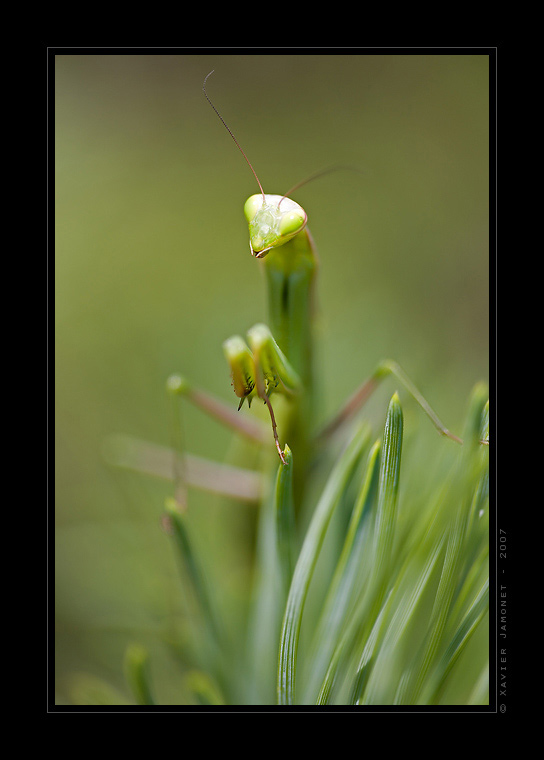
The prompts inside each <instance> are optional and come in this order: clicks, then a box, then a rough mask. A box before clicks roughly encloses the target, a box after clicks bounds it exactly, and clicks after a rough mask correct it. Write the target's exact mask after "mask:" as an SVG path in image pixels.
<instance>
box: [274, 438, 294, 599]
mask: <svg viewBox="0 0 544 760" xmlns="http://www.w3.org/2000/svg"><path fill="white" fill-rule="evenodd" d="M283 456H284V458H285V464H283V463H280V465H279V467H278V475H277V477H276V490H275V494H274V496H275V502H274V503H275V509H274V512H275V515H276V540H277V548H278V562H279V567H280V573H281V577H282V587H283V588H284V589H285V597H284V599H285V598H286V597H287V592H288V590H289V584H290V583H291V577H292V575H293V568H294V566H295V551H296V534H295V508H294V501H293V454H292V452H291V449H290V448H289V446H285V449H284V452H283Z"/></svg>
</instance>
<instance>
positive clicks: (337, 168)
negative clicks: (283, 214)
mask: <svg viewBox="0 0 544 760" xmlns="http://www.w3.org/2000/svg"><path fill="white" fill-rule="evenodd" d="M342 169H346V170H348V171H354V172H359V173H360V174H362V172H361V170H360V169H358V168H357V167H356V166H342V165H340V166H329V167H328V168H327V169H321V170H320V171H318V172H316V173H315V174H311V175H310V176H309V177H306V179H303V180H302V182H297V184H296V185H293V187H292V188H291V189H290V190H288V191H287V192H286V193H285V194H284V195H282V197H281V198H280V202H279V203H278V208H279V207H280V204H281V202H282V201H283V200H284V198H288V197H289V196H290V195H291V193H294V192H295V190H298V189H299V187H302V186H303V185H307V184H308V182H313V180H314V179H318V178H319V177H322V176H323V175H324V174H330V173H331V172H337V171H341V170H342Z"/></svg>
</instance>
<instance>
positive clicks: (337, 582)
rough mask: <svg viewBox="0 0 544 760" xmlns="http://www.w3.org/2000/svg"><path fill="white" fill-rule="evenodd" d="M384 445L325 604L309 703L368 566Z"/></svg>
mask: <svg viewBox="0 0 544 760" xmlns="http://www.w3.org/2000/svg"><path fill="white" fill-rule="evenodd" d="M380 448H381V445H380V442H379V441H376V443H375V444H374V445H373V446H372V448H371V450H370V452H369V454H368V459H367V463H366V471H365V477H364V480H363V484H362V487H361V489H360V492H359V495H358V497H357V500H356V502H355V506H354V508H353V512H352V516H351V520H350V523H349V526H348V530H347V533H346V539H345V542H344V546H343V548H342V552H341V554H340V557H339V559H338V564H337V566H336V569H335V572H334V575H333V578H332V581H331V584H330V587H329V590H328V593H327V598H326V599H325V603H324V605H323V611H322V613H321V616H320V620H319V624H318V626H317V631H316V634H315V636H314V639H313V644H312V651H313V655H312V656H311V657H310V661H311V663H312V670H311V674H310V679H309V683H308V684H307V687H306V690H305V694H306V700H305V701H306V702H309V701H313V699H315V694H316V693H317V690H318V688H319V684H320V683H321V681H322V680H323V678H324V676H325V673H326V670H327V664H328V663H329V661H330V659H331V656H332V653H333V651H334V646H335V644H336V642H337V641H338V639H339V637H340V631H341V628H342V625H343V624H345V618H346V613H347V610H348V605H349V603H350V601H352V598H353V594H354V590H355V584H356V583H357V581H358V580H359V574H360V569H361V566H362V564H363V562H364V556H363V552H364V550H365V546H366V544H365V539H366V537H367V530H365V526H368V522H369V520H368V519H366V520H364V519H363V518H364V517H368V514H367V513H368V512H369V510H370V509H371V507H372V504H373V502H374V500H375V498H376V492H377V489H378V474H379V466H380Z"/></svg>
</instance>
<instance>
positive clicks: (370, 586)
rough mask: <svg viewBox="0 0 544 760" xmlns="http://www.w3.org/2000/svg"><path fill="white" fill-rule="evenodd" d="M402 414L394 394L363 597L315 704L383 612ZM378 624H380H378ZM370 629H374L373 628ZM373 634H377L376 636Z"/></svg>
mask: <svg viewBox="0 0 544 760" xmlns="http://www.w3.org/2000/svg"><path fill="white" fill-rule="evenodd" d="M402 433H403V415H402V408H401V405H400V401H399V398H398V395H397V394H396V393H395V394H394V395H393V397H392V399H391V401H390V403H389V408H388V410H387V417H386V422H385V430H384V439H383V447H382V455H381V459H380V474H379V482H378V496H377V507H376V517H375V524H374V539H373V547H372V556H371V558H370V562H371V564H372V569H371V573H370V577H369V578H368V582H367V587H366V589H364V594H363V596H362V598H361V600H360V601H359V603H358V604H357V605H356V607H355V610H354V613H353V614H352V616H351V619H350V621H349V623H348V625H347V628H346V631H345V633H344V634H343V636H342V637H341V639H340V641H339V643H338V644H337V646H336V649H335V651H334V653H333V656H332V658H331V662H330V664H329V667H328V669H327V674H326V676H325V680H324V682H323V685H322V687H321V691H320V693H319V696H318V704H326V703H327V702H328V701H329V699H330V693H331V689H332V685H333V682H334V681H335V680H336V678H337V673H338V669H339V667H340V664H341V663H342V661H343V660H344V659H345V658H346V657H347V656H348V655H349V654H350V653H351V651H352V648H353V646H354V641H355V640H356V639H359V638H360V637H361V631H362V632H363V639H364V640H366V638H367V637H368V636H369V635H371V632H372V630H374V631H376V630H377V629H376V626H375V623H376V619H377V618H379V619H380V620H381V617H380V613H381V612H382V613H383V607H382V605H383V602H384V598H385V596H386V594H387V586H388V577H387V569H388V567H389V566H390V564H391V551H392V547H393V540H394V527H395V520H396V509H397V500H398V488H399V477H400V459H401V451H402ZM380 625H381V623H380ZM373 626H374V627H373ZM376 635H377V634H376ZM359 651H361V650H360V649H359Z"/></svg>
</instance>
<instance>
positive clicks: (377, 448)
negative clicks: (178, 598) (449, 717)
mask: <svg viewBox="0 0 544 760" xmlns="http://www.w3.org/2000/svg"><path fill="white" fill-rule="evenodd" d="M488 417H489V409H488V402H487V390H486V388H485V387H484V386H483V385H478V386H477V387H476V388H475V389H474V392H473V394H472V397H471V399H470V404H469V411H468V414H467V420H466V426H465V428H466V429H465V436H464V445H463V446H462V447H458V448H457V449H456V452H455V456H454V457H452V463H451V466H450V468H449V471H448V472H446V473H445V474H440V473H439V472H437V478H438V479H437V480H436V482H434V483H427V486H426V493H425V494H422V493H421V492H416V493H412V492H411V491H410V489H409V488H407V489H406V490H404V489H403V479H404V476H405V473H404V470H403V437H404V436H403V427H404V422H403V412H402V407H401V404H400V401H399V397H398V395H397V394H394V395H393V397H392V399H391V401H390V404H389V408H388V411H387V415H386V421H385V427H384V431H383V435H382V436H381V437H380V438H379V439H377V440H373V439H372V436H371V433H370V429H369V427H367V426H361V427H358V428H356V429H355V430H354V431H353V432H352V435H351V438H350V440H349V441H348V442H347V445H346V446H345V447H344V449H343V451H342V452H341V453H340V455H339V456H338V457H337V459H336V461H335V462H334V463H333V465H332V467H331V469H330V473H329V474H328V477H327V479H326V482H325V484H324V487H323V489H322V491H321V493H320V495H319V497H318V498H317V502H316V503H315V504H310V505H309V509H308V515H309V518H308V521H307V524H306V527H305V528H304V529H303V534H302V535H299V532H298V531H300V519H298V520H297V517H299V516H297V517H296V516H295V514H294V506H293V505H294V500H293V473H294V472H295V468H296V461H294V458H293V455H292V453H291V451H290V450H289V448H288V447H286V448H285V452H284V454H285V464H282V463H280V465H279V467H278V471H277V477H276V483H275V487H274V488H273V489H271V492H270V494H269V496H268V498H266V499H265V501H264V502H263V504H262V507H261V515H260V522H259V529H258V537H257V543H256V547H257V548H256V569H257V572H256V584H255V591H254V595H253V597H252V600H251V603H250V605H249V607H250V613H249V618H248V622H247V630H246V638H245V639H244V640H236V641H233V640H232V638H231V637H230V635H229V634H227V632H226V631H227V626H225V625H224V622H223V621H222V615H221V614H220V612H219V608H218V605H217V595H218V593H219V594H220V593H221V590H220V589H214V591H215V593H211V589H210V587H209V580H208V579H207V578H206V576H205V574H204V572H203V570H202V565H201V562H200V560H199V557H198V555H197V553H196V552H195V549H194V546H193V540H192V537H191V534H190V530H189V523H188V519H187V515H186V513H185V512H184V511H183V509H180V506H179V503H177V502H176V501H174V500H169V501H168V502H167V504H166V515H167V519H168V521H169V525H170V530H169V534H170V539H169V540H171V541H172V542H173V544H174V546H175V550H176V553H177V556H178V558H179V560H180V572H181V579H182V582H183V584H184V586H185V587H186V588H185V590H187V589H190V590H191V596H192V598H193V600H194V602H195V603H196V607H197V609H198V619H197V635H196V636H195V638H194V640H193V642H192V644H191V651H190V655H188V656H187V660H188V661H190V662H191V667H190V668H189V670H188V672H187V673H186V674H185V683H186V687H187V688H188V689H189V690H190V692H191V693H192V694H193V698H194V702H195V703H197V704H201V705H215V706H217V705H229V704H235V705H251V704H277V705H286V706H288V705H301V704H302V705H352V706H357V705H359V706H364V705H399V706H402V705H439V704H486V703H487V702H488V700H489V696H488V690H487V683H488V676H487V674H488V647H487V640H488V637H487V630H486V626H487V615H488V594H489V569H488V559H489V543H488V520H489V512H488V510H489V496H488V447H487V446H486V445H485V443H482V441H486V440H487V437H488ZM340 513H341V514H340ZM471 644H472V646H471ZM149 666H150V663H149V662H148V659H147V657H146V655H145V652H144V651H142V649H141V648H139V647H134V646H133V645H131V647H129V650H128V652H127V658H126V665H125V668H126V673H127V680H128V683H129V684H130V686H131V688H132V692H133V695H134V699H135V700H136V702H137V703H139V704H147V705H152V704H155V703H156V696H155V695H154V694H153V689H152V686H151V682H150V681H151V679H150V676H149Z"/></svg>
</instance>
